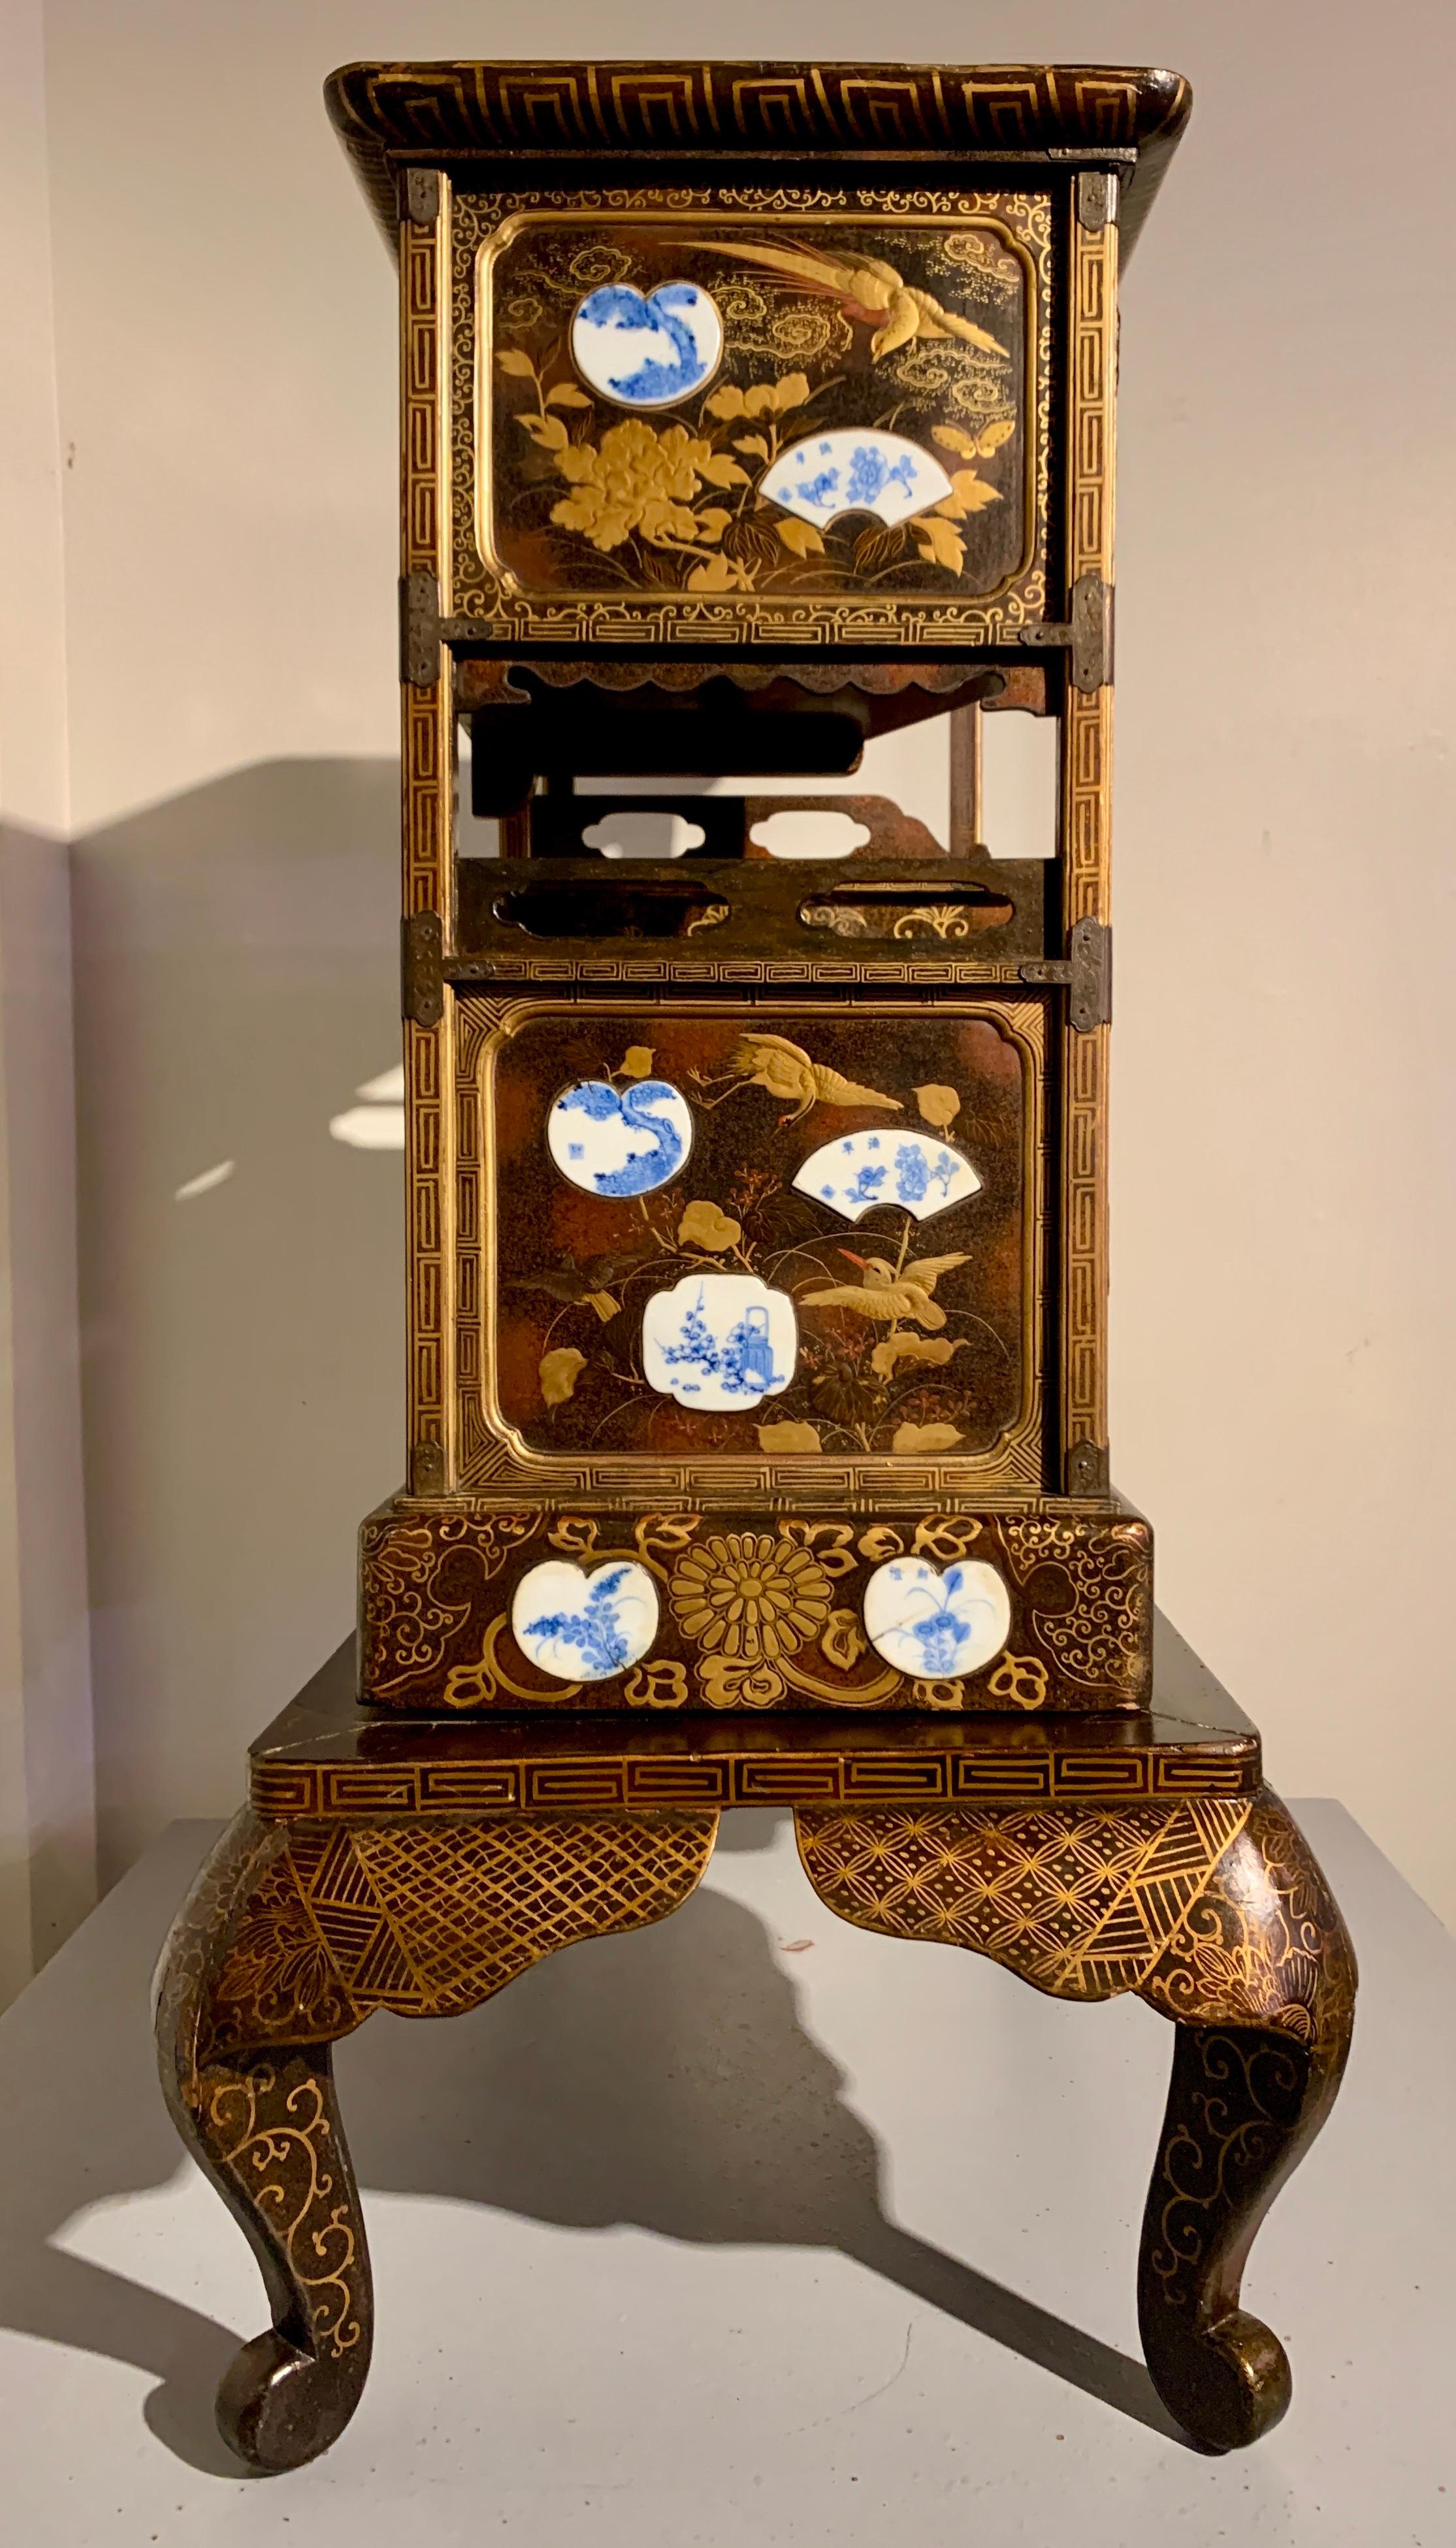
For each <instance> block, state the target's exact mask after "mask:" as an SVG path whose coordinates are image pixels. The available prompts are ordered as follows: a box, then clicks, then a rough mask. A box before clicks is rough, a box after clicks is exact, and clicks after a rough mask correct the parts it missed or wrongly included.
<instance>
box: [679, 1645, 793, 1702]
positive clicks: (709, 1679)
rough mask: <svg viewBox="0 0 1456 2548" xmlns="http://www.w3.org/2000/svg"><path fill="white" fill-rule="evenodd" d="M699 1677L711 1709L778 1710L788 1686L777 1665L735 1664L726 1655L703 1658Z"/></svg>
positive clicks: (704, 1695) (698, 1672)
mask: <svg viewBox="0 0 1456 2548" xmlns="http://www.w3.org/2000/svg"><path fill="white" fill-rule="evenodd" d="M697 1677H698V1683H699V1686H700V1688H701V1690H702V1694H703V1697H704V1698H705V1699H706V1700H707V1703H708V1705H709V1707H776V1705H777V1703H778V1701H779V1699H780V1698H782V1696H783V1694H784V1690H785V1688H786V1686H787V1684H786V1683H785V1681H784V1678H783V1675H782V1673H781V1672H780V1671H779V1670H778V1668H777V1666H776V1664H764V1663H758V1664H750V1663H733V1662H730V1660H729V1658H728V1657H727V1656H726V1655H704V1656H703V1658H702V1660H701V1662H700V1663H699V1665H698V1667H697Z"/></svg>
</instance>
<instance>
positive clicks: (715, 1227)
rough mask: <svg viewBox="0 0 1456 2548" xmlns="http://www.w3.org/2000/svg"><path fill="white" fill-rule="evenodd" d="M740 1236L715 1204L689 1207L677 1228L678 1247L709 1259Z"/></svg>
mask: <svg viewBox="0 0 1456 2548" xmlns="http://www.w3.org/2000/svg"><path fill="white" fill-rule="evenodd" d="M742 1236H743V1224H742V1222H741V1221H734V1220H733V1219H732V1217H731V1215H730V1214H728V1213H726V1212H720V1211H719V1209H718V1207H717V1205H716V1204H715V1203H690V1204H689V1205H688V1206H687V1209H686V1211H685V1212H684V1213H683V1218H682V1220H681V1221H680V1222H679V1224H678V1244H679V1246H680V1247H701V1248H703V1249H705V1250H706V1251H707V1253H708V1254H709V1255H711V1256H720V1255H721V1254H722V1253H723V1251H724V1249H725V1248H728V1247H736V1246H737V1245H738V1242H739V1240H740V1238H741V1237H742ZM815 1448H816V1449H817V1448H818V1445H817V1443H816V1445H815Z"/></svg>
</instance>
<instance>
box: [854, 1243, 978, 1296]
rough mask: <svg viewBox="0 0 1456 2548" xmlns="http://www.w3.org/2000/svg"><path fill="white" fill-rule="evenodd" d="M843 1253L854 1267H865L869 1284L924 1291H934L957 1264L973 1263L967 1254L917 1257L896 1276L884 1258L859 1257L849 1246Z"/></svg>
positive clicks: (903, 1266) (891, 1266) (952, 1271)
mask: <svg viewBox="0 0 1456 2548" xmlns="http://www.w3.org/2000/svg"><path fill="white" fill-rule="evenodd" d="M840 1254H841V1256H848V1257H849V1259H850V1263H851V1264H852V1265H863V1266H864V1267H865V1282H866V1283H872V1284H874V1285H875V1286H876V1287H878V1286H881V1285H883V1284H885V1283H899V1282H904V1283H918V1284H919V1286H920V1288H921V1290H922V1291H924V1292H934V1290H935V1288H936V1285H937V1283H938V1282H939V1281H940V1279H941V1276H942V1275H943V1274H951V1273H954V1272H955V1269H956V1266H957V1265H968V1264H969V1263H970V1259H969V1257H968V1256H965V1255H960V1256H916V1257H912V1258H911V1261H910V1263H909V1264H908V1265H902V1266H901V1267H900V1269H899V1272H898V1273H897V1272H896V1270H895V1268H894V1266H893V1265H891V1264H889V1263H888V1261H887V1260H886V1259H885V1258H884V1257H883V1256H856V1255H854V1254H853V1253H852V1251H851V1250H850V1249H849V1248H848V1247H842V1248H841V1249H840Z"/></svg>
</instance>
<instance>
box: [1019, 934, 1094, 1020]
mask: <svg viewBox="0 0 1456 2548" xmlns="http://www.w3.org/2000/svg"><path fill="white" fill-rule="evenodd" d="M1067 948H1068V953H1067V955H1065V956H1045V957H1044V956H1034V957H1032V958H1031V959H1030V960H1029V961H1028V962H1027V963H1025V964H1022V965H1019V966H1018V968H1017V969H1018V971H1019V972H1020V974H1021V978H1022V980H1023V981H1024V982H1037V983H1041V982H1064V983H1065V984H1066V986H1067V1003H1066V1014H1067V1024H1068V1025H1069V1026H1071V1027H1074V1028H1075V1029H1076V1032H1077V1034H1078V1035H1089V1034H1090V1033H1091V1031H1092V1029H1093V1027H1105V1026H1110V1025H1111V1023H1112V931H1111V930H1110V929H1109V928H1108V925H1107V923H1106V921H1105V920H1074V921H1073V922H1072V926H1071V934H1070V936H1069V937H1068V939H1067Z"/></svg>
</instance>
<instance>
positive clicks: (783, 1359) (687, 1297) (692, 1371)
mask: <svg viewBox="0 0 1456 2548" xmlns="http://www.w3.org/2000/svg"><path fill="white" fill-rule="evenodd" d="M798 1348H799V1330H798V1320H797V1319H796V1318H795V1316H794V1307H793V1303H792V1301H791V1300H790V1299H789V1297H788V1294H787V1293H786V1292H774V1291H771V1290H770V1288H769V1285H768V1284H767V1283H761V1282H760V1281H759V1278H758V1276H757V1274H688V1275H685V1276H684V1277H683V1281H682V1282H681V1283H678V1284H675V1285H674V1287H673V1289H672V1291H671V1292H654V1294H653V1296H652V1299H651V1300H650V1301H649V1302H648V1304H647V1308H646V1311H645V1312H644V1314H643V1319H642V1370H643V1376H644V1378H645V1379H646V1382H647V1385H648V1388H649V1389H656V1390H660V1391H661V1393H662V1395H663V1396H664V1397H665V1398H676V1400H677V1402H678V1404H679V1406H680V1407H701V1408H709V1409H711V1410H713V1411H714V1412H715V1413H722V1412H724V1411H726V1410H731V1409H734V1408H739V1409H742V1408H754V1407H757V1406H758V1405H759V1403H760V1401H761V1400H763V1399H765V1398H776V1397H777V1395H778V1393H779V1391H780V1390H781V1389H787V1387H788V1384H789V1382H790V1381H791V1380H792V1378H793V1367H794V1362H795V1360H796V1358H797V1355H798Z"/></svg>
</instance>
